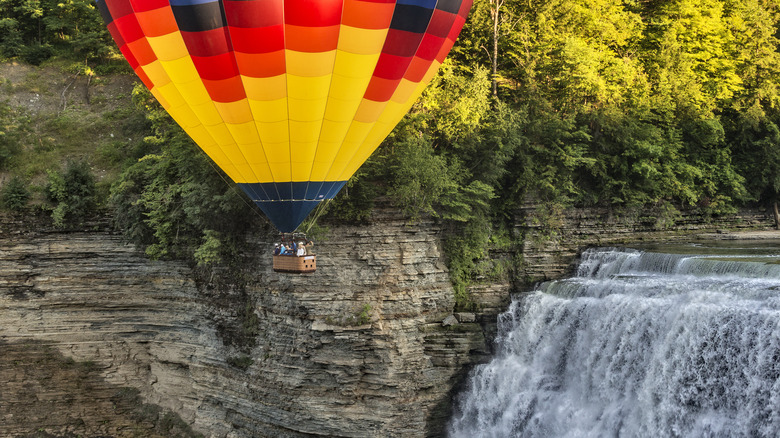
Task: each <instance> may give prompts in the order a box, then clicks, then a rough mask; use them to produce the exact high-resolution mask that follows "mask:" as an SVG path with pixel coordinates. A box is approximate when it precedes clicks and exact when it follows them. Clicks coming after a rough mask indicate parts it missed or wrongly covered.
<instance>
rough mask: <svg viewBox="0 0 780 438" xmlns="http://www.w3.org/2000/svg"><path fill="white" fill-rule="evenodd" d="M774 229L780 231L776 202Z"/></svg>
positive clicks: (779, 214)
mask: <svg viewBox="0 0 780 438" xmlns="http://www.w3.org/2000/svg"><path fill="white" fill-rule="evenodd" d="M774 206H775V228H777V229H778V230H780V211H778V210H777V201H775V205H774Z"/></svg>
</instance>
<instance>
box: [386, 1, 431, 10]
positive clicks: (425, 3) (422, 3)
mask: <svg viewBox="0 0 780 438" xmlns="http://www.w3.org/2000/svg"><path fill="white" fill-rule="evenodd" d="M395 3H396V4H398V5H410V6H419V7H421V8H426V9H433V8H435V7H436V0H398V1H396V2H395Z"/></svg>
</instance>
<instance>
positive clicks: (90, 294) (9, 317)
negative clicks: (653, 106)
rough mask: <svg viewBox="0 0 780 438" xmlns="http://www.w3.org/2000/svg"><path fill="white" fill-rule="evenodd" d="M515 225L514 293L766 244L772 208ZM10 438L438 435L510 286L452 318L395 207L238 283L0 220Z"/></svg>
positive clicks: (98, 237)
mask: <svg viewBox="0 0 780 438" xmlns="http://www.w3.org/2000/svg"><path fill="white" fill-rule="evenodd" d="M532 218H533V211H532V210H528V211H525V214H522V215H520V219H519V220H518V223H517V232H518V233H520V234H521V235H522V236H523V237H524V239H523V242H524V243H523V245H522V247H520V248H518V249H517V252H519V253H520V254H521V255H522V258H523V263H522V265H521V272H519V275H518V276H517V282H516V285H515V288H516V289H515V290H521V289H520V288H523V287H527V286H528V285H529V284H530V283H531V282H533V281H539V280H544V279H549V278H556V277H558V276H561V275H563V274H565V273H566V271H567V269H568V266H569V265H570V264H571V262H572V261H573V259H574V258H575V257H576V256H577V254H578V252H579V251H580V250H581V249H582V248H584V247H587V246H592V245H610V244H618V243H621V244H622V243H629V242H636V241H642V240H658V239H674V238H679V239H688V238H690V235H691V233H704V232H716V231H718V230H720V232H721V234H727V233H726V232H725V231H724V229H725V228H728V229H731V230H734V229H766V228H770V227H771V225H772V222H771V218H770V216H769V215H767V214H766V213H765V212H762V211H758V210H756V211H746V212H744V213H743V214H742V215H740V216H734V217H729V218H722V219H719V220H704V219H702V218H699V217H695V216H680V217H678V218H677V221H678V222H677V223H676V224H674V226H673V227H671V228H670V227H665V228H664V229H663V230H659V227H657V225H656V224H651V223H648V222H647V220H646V219H637V218H625V217H617V216H615V215H614V214H613V213H609V212H606V211H600V210H572V211H570V212H567V213H566V214H564V215H562V216H561V218H560V219H561V220H560V222H559V223H558V226H557V228H556V232H555V233H549V232H548V231H545V230H544V229H542V227H541V226H539V225H536V223H535V222H534V221H533V220H532ZM0 219H1V220H0V382H3V390H2V391H0V420H1V421H0V436H2V437H22V436H25V437H27V436H29V437H33V436H36V437H38V436H46V437H71V436H114V437H131V436H138V437H140V436H197V435H203V436H209V437H231V438H240V437H263V436H267V437H310V436H341V437H373V436H383V437H384V436H396V437H420V436H441V435H442V431H443V426H444V423H445V422H446V420H447V418H448V416H449V409H450V403H451V399H452V397H453V396H454V392H455V391H456V390H457V387H458V384H459V383H460V381H461V380H462V379H463V377H464V375H465V372H466V371H467V370H468V369H469V368H470V365H472V364H474V363H476V362H480V361H482V360H484V359H485V358H486V355H487V354H489V350H490V341H489V339H492V329H491V327H492V326H493V324H494V322H495V315H496V313H498V312H500V311H502V310H503V309H504V306H505V304H506V303H507V302H508V301H509V295H510V290H511V287H510V285H509V283H508V282H500V283H491V284H484V285H478V286H475V287H473V288H472V294H473V296H474V297H475V299H476V301H477V302H478V303H479V306H480V309H481V311H480V312H479V313H476V314H471V313H453V308H454V302H453V292H452V288H451V285H450V282H449V278H448V275H447V270H446V267H445V264H444V261H443V258H442V250H441V245H442V242H441V240H440V239H441V236H440V233H441V231H440V229H439V227H438V225H437V224H436V223H434V222H432V221H423V222H421V223H419V224H416V225H414V226H409V225H408V224H407V222H406V220H405V219H404V218H403V217H400V216H398V215H396V214H395V213H394V212H393V210H391V209H379V210H377V211H376V213H375V217H374V220H373V222H372V224H370V225H366V226H347V225H337V226H331V230H330V233H329V235H330V236H331V237H330V238H329V239H327V240H324V241H321V242H318V243H317V245H316V250H317V253H318V270H317V273H316V274H314V275H302V276H296V275H286V274H278V273H274V272H273V271H272V269H271V259H270V256H268V255H267V253H268V251H269V249H270V248H271V247H272V238H271V237H270V236H266V235H262V234H261V235H257V236H253V237H252V239H253V240H254V242H255V247H256V248H257V251H258V252H257V254H247V255H246V258H247V260H246V261H245V263H243V265H244V267H243V268H242V269H241V270H239V271H235V270H234V271H229V272H219V271H199V270H197V269H193V268H191V267H189V266H187V265H185V264H183V263H180V262H173V261H165V262H163V261H150V260H148V259H147V258H146V257H145V256H144V255H143V254H142V252H140V251H139V250H138V249H137V248H135V247H133V246H131V245H126V244H125V243H123V241H122V239H121V237H120V236H119V235H117V234H115V233H113V232H111V231H110V229H109V227H108V226H107V225H106V224H100V223H98V224H92V225H91V226H89V227H87V229H85V230H81V231H70V232H62V231H57V230H53V229H50V228H47V227H46V226H43V225H41V224H40V223H38V224H36V221H30V219H29V218H22V217H9V216H4V217H2V218H0Z"/></svg>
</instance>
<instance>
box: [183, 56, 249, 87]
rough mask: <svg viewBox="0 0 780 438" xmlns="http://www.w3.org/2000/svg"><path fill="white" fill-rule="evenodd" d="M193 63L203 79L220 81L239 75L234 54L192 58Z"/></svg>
mask: <svg viewBox="0 0 780 438" xmlns="http://www.w3.org/2000/svg"><path fill="white" fill-rule="evenodd" d="M192 62H193V63H194V64H195V68H196V69H197V70H198V74H200V77H201V79H208V80H212V81H218V80H223V79H229V78H232V77H233V76H236V75H238V67H237V66H236V63H235V61H234V60H233V53H232V52H231V53H223V54H221V55H215V56H207V57H201V56H192Z"/></svg>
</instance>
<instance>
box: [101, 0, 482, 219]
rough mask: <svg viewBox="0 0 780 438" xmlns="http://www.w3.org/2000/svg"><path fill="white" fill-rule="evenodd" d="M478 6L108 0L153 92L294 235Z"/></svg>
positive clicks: (389, 0) (407, 0) (367, 150)
mask: <svg viewBox="0 0 780 438" xmlns="http://www.w3.org/2000/svg"><path fill="white" fill-rule="evenodd" d="M471 4H472V0H438V1H437V0H397V1H395V0H221V1H214V0H97V5H98V8H99V9H100V12H101V14H102V16H103V19H104V20H105V22H106V24H107V26H108V30H109V31H110V33H111V35H112V37H113V38H114V40H115V41H116V44H117V45H118V46H119V49H120V50H121V52H122V54H123V55H124V56H125V58H126V59H127V61H128V62H129V63H130V65H131V67H132V68H133V70H135V72H136V74H138V76H139V77H140V79H141V80H142V81H143V83H144V84H145V85H146V86H147V87H148V88H149V89H150V90H151V92H152V94H153V95H154V96H155V98H157V100H158V101H159V102H160V104H161V105H162V106H163V108H165V109H166V110H167V111H168V113H169V114H170V115H171V116H172V117H173V119H174V120H175V121H176V122H177V123H178V124H179V125H181V127H182V128H184V130H185V131H186V132H187V133H188V134H189V135H190V136H191V137H192V138H193V140H194V141H195V142H196V143H197V144H198V146H200V147H201V149H203V151H205V152H206V154H208V156H209V157H210V158H211V159H212V160H213V161H214V162H215V163H216V164H217V165H218V166H219V167H220V168H221V169H222V170H223V171H224V172H225V173H226V174H227V175H228V176H230V178H232V179H233V180H234V181H235V182H236V183H237V184H238V185H239V186H240V187H241V188H242V189H243V190H244V192H245V193H246V194H247V195H248V196H249V197H250V198H251V199H252V200H253V201H254V202H255V203H257V205H258V206H259V207H260V208H261V209H262V210H263V211H264V212H265V214H266V215H267V216H268V218H269V219H270V220H271V222H272V223H273V224H274V225H275V226H276V227H277V228H278V229H279V230H280V231H282V232H291V231H294V230H295V229H296V228H297V227H298V225H300V223H301V222H302V221H303V220H304V219H306V216H307V215H308V214H309V213H310V212H311V210H312V209H314V207H316V206H317V204H318V203H320V202H322V201H323V200H325V199H332V198H333V197H334V196H335V195H336V193H338V191H339V190H340V189H341V187H343V186H344V184H345V183H346V181H347V180H348V179H349V177H350V176H352V174H353V173H355V171H356V170H357V169H358V168H359V167H360V165H361V164H362V163H363V162H364V161H365V160H366V159H367V158H368V157H369V156H370V155H371V153H372V152H373V151H374V150H375V149H376V147H377V146H379V144H380V143H381V141H382V140H383V139H384V138H385V137H386V136H387V135H388V134H389V133H390V131H391V130H392V129H393V127H394V126H395V125H396V124H397V123H398V122H399V121H400V120H401V118H402V117H403V116H404V114H405V113H406V112H407V111H408V110H409V108H410V107H411V105H412V104H413V103H414V101H415V100H416V99H417V98H418V97H419V95H420V94H421V93H422V91H423V89H424V88H425V85H427V84H428V82H430V80H431V79H432V77H433V76H434V74H435V73H436V71H437V70H438V68H439V66H440V65H441V63H442V62H443V61H444V58H445V57H446V55H447V53H448V52H449V51H450V49H451V48H452V45H453V44H454V42H455V39H456V38H457V36H458V34H459V33H460V30H461V29H462V27H463V24H464V23H465V20H466V15H467V13H468V11H469V9H470V8H471Z"/></svg>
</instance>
